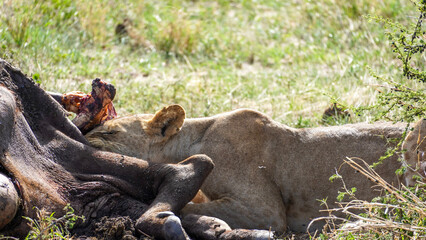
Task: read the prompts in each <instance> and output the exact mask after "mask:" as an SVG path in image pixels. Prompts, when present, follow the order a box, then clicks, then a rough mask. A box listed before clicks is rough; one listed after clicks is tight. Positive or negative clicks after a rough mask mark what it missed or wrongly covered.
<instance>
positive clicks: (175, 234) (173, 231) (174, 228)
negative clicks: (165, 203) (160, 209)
mask: <svg viewBox="0 0 426 240" xmlns="http://www.w3.org/2000/svg"><path fill="white" fill-rule="evenodd" d="M163 231H164V237H165V238H166V239H167V240H189V238H188V236H187V235H186V233H185V231H184V230H183V228H182V224H181V222H180V219H179V218H178V217H176V216H169V217H167V220H166V221H165V222H164V225H163Z"/></svg>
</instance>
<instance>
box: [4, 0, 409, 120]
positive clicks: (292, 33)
mask: <svg viewBox="0 0 426 240" xmlns="http://www.w3.org/2000/svg"><path fill="white" fill-rule="evenodd" d="M411 13H412V14H411ZM368 14H371V15H381V16H384V17H389V18H392V19H394V20H399V21H401V22H402V23H404V22H412V19H410V18H408V17H407V16H410V15H413V17H416V14H415V8H414V7H413V6H412V4H411V3H410V2H409V1H397V0H389V1H381V0H369V1H367V0H360V1H355V0H350V1H349V0H348V1H337V0H322V1H296V0H292V1H279V0H276V1H272V0H269V1H267V0H258V1H254V0H253V1H249V0H247V1H224V0H219V1H203V0H198V1H197V0H192V1H189V0H186V1H184V0H175V1H171V0H170V1H137V0H127V1H108V0H99V1H90V0H80V1H72V0H50V1H35V0H28V1H27V0H3V1H2V3H1V4H0V57H1V58H4V59H6V60H7V61H9V62H11V63H13V64H14V65H16V66H18V67H20V68H21V69H22V70H23V71H24V72H25V73H27V74H28V75H30V76H33V78H35V79H36V80H37V81H39V82H40V83H41V86H42V87H43V88H44V89H46V90H49V91H57V92H67V91H73V90H83V91H89V90H90V83H91V80H92V79H94V78H96V77H100V78H102V79H104V80H107V81H109V82H111V83H113V84H114V85H115V86H116V88H117V97H116V100H115V105H116V108H117V111H118V113H119V115H129V114H134V113H144V112H155V111H157V110H158V109H160V108H161V107H163V106H165V105H168V104H172V103H178V104H181V105H182V106H183V107H184V108H185V109H186V111H187V114H188V116H189V117H200V116H210V115H214V114H217V113H221V112H224V111H229V110H232V109H236V108H242V107H245V108H252V109H256V110H259V111H262V112H264V113H266V114H268V115H270V116H271V117H273V118H274V119H276V120H277V121H279V122H282V123H286V124H288V125H290V126H296V127H306V126H317V125H321V124H323V122H322V120H321V119H322V118H321V117H322V113H323V111H324V110H325V109H326V108H327V106H329V105H330V103H332V102H333V101H335V100H337V101H338V102H340V103H342V104H343V105H354V106H359V105H366V104H370V103H372V102H374V101H375V97H376V93H375V88H374V85H375V84H377V82H376V80H375V79H374V78H373V77H372V76H371V75H370V74H369V72H368V69H367V66H370V67H371V68H372V69H373V70H374V71H375V72H377V73H378V74H380V75H383V76H393V79H394V80H398V76H400V73H399V65H398V64H399V63H398V62H397V61H396V60H394V58H393V56H392V53H391V50H390V47H389V43H388V41H387V39H386V37H385V35H384V30H383V27H382V26H380V25H379V24H377V23H370V22H368V20H367V19H366V18H364V17H363V16H364V15H368ZM124 19H129V20H130V22H131V34H129V35H130V37H129V36H124V37H118V36H116V35H115V27H116V25H117V24H119V23H122V22H123V20H124ZM395 76H396V77H395ZM401 79H402V78H401ZM414 87H415V86H414ZM369 119H371V117H370V116H360V117H355V118H354V119H352V120H350V121H364V120H369ZM344 122H346V120H345V121H339V122H337V123H338V124H340V123H344Z"/></svg>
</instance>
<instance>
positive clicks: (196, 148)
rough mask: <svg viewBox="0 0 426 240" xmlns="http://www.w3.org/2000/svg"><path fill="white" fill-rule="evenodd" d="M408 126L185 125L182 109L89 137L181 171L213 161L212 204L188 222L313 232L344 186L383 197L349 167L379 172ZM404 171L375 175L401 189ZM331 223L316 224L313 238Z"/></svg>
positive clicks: (394, 164)
mask: <svg viewBox="0 0 426 240" xmlns="http://www.w3.org/2000/svg"><path fill="white" fill-rule="evenodd" d="M404 126H405V125H402V124H399V125H398V124H397V125H393V124H391V123H378V124H366V123H360V124H349V125H343V126H332V127H317V128H305V129H295V128H291V127H288V126H286V125H284V124H280V123H278V122H276V121H274V120H272V119H271V118H270V117H268V116H266V115H265V114H262V113H260V112H258V111H255V110H250V109H239V110H235V111H231V112H227V113H223V114H219V115H216V116H213V117H205V118H193V119H185V111H184V109H183V108H182V107H181V106H179V105H171V106H168V107H164V108H163V109H161V110H160V111H158V112H157V113H156V114H140V115H134V116H127V117H121V118H117V119H113V120H110V121H107V122H105V123H104V124H103V125H101V126H99V127H97V128H95V129H93V130H92V131H91V132H89V133H88V134H87V135H86V138H87V140H88V141H89V142H90V143H91V145H93V146H94V147H97V148H100V149H102V150H106V151H112V152H117V153H121V154H124V155H129V156H133V157H137V158H141V159H144V160H147V161H151V162H160V163H177V162H180V161H181V160H183V159H185V158H187V157H189V156H192V155H194V154H200V153H202V154H206V155H208V156H209V157H210V158H211V159H212V160H213V161H214V163H215V169H214V170H213V171H212V173H211V174H210V175H209V176H208V177H207V179H206V181H205V182H204V184H203V185H202V187H201V190H202V191H203V192H204V194H205V195H206V196H207V197H208V198H209V199H210V201H208V202H204V203H198V204H188V205H186V206H185V207H184V209H183V210H182V212H181V214H182V216H187V215H189V214H198V215H207V216H212V217H217V218H219V219H222V220H224V221H225V222H227V223H228V224H229V225H230V226H231V227H232V228H245V229H271V230H273V231H277V232H285V231H286V230H288V229H290V230H291V231H294V232H305V231H306V230H307V226H308V224H309V222H310V221H311V220H312V219H313V218H316V217H319V216H324V215H326V214H327V213H325V212H320V210H322V209H324V208H325V207H324V206H321V204H320V202H319V200H325V199H327V203H328V207H329V208H333V207H335V206H337V205H336V197H337V194H338V190H340V189H341V187H342V182H341V181H334V182H331V181H330V180H329V177H330V176H332V175H333V174H335V173H338V174H340V175H341V176H343V178H344V181H345V184H346V186H347V187H356V189H357V191H356V196H357V197H358V198H359V199H366V200H371V199H372V198H373V197H375V196H377V195H379V192H377V191H375V189H373V188H372V187H373V186H374V185H375V183H374V182H371V181H370V180H368V179H367V178H365V177H364V176H362V175H361V174H360V173H357V172H356V171H355V170H354V169H352V168H351V167H349V166H348V165H347V164H343V160H344V159H345V158H347V157H351V158H355V157H357V158H360V159H363V160H365V161H366V162H367V163H369V164H371V163H373V162H376V161H377V160H378V159H379V158H380V156H382V155H384V154H385V152H386V150H387V149H388V148H390V147H391V146H392V144H391V143H390V142H392V141H390V140H391V139H394V138H400V137H401V136H402V134H403V132H404V129H405V128H404ZM400 166H401V163H400V162H399V161H397V157H396V156H393V157H391V158H390V159H387V160H386V161H385V162H384V163H383V164H380V165H379V166H378V167H377V168H376V169H375V170H376V172H377V173H379V174H380V175H381V176H382V177H383V178H384V179H385V180H386V181H388V182H389V183H393V184H395V185H398V184H399V178H398V177H397V176H396V174H395V170H397V169H398V168H399V167H400ZM323 224H324V223H321V222H315V223H314V224H313V225H312V229H309V230H310V231H313V230H315V229H320V228H321V227H322V226H323Z"/></svg>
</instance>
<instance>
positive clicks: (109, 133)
mask: <svg viewBox="0 0 426 240" xmlns="http://www.w3.org/2000/svg"><path fill="white" fill-rule="evenodd" d="M117 132H118V131H108V132H102V134H104V135H111V134H115V133H117Z"/></svg>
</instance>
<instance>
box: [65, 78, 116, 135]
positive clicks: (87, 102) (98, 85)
mask: <svg viewBox="0 0 426 240" xmlns="http://www.w3.org/2000/svg"><path fill="white" fill-rule="evenodd" d="M115 92H116V91H115V87H114V86H113V85H112V84H109V83H106V82H104V81H102V80H100V79H99V78H96V79H95V80H93V81H92V92H91V93H89V94H85V93H83V92H79V91H73V92H69V93H65V94H63V95H62V98H61V104H62V105H63V106H64V108H65V109H66V110H67V111H70V112H74V113H76V114H77V116H76V117H75V118H74V119H73V120H72V121H73V123H74V124H75V125H76V126H77V127H78V128H79V129H80V131H81V132H82V133H83V134H86V133H87V132H89V131H90V130H92V129H93V128H94V127H96V126H98V125H100V124H102V123H104V122H105V121H107V120H110V119H113V118H116V117H117V113H116V111H115V108H114V105H113V103H112V100H113V99H114V97H115Z"/></svg>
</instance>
